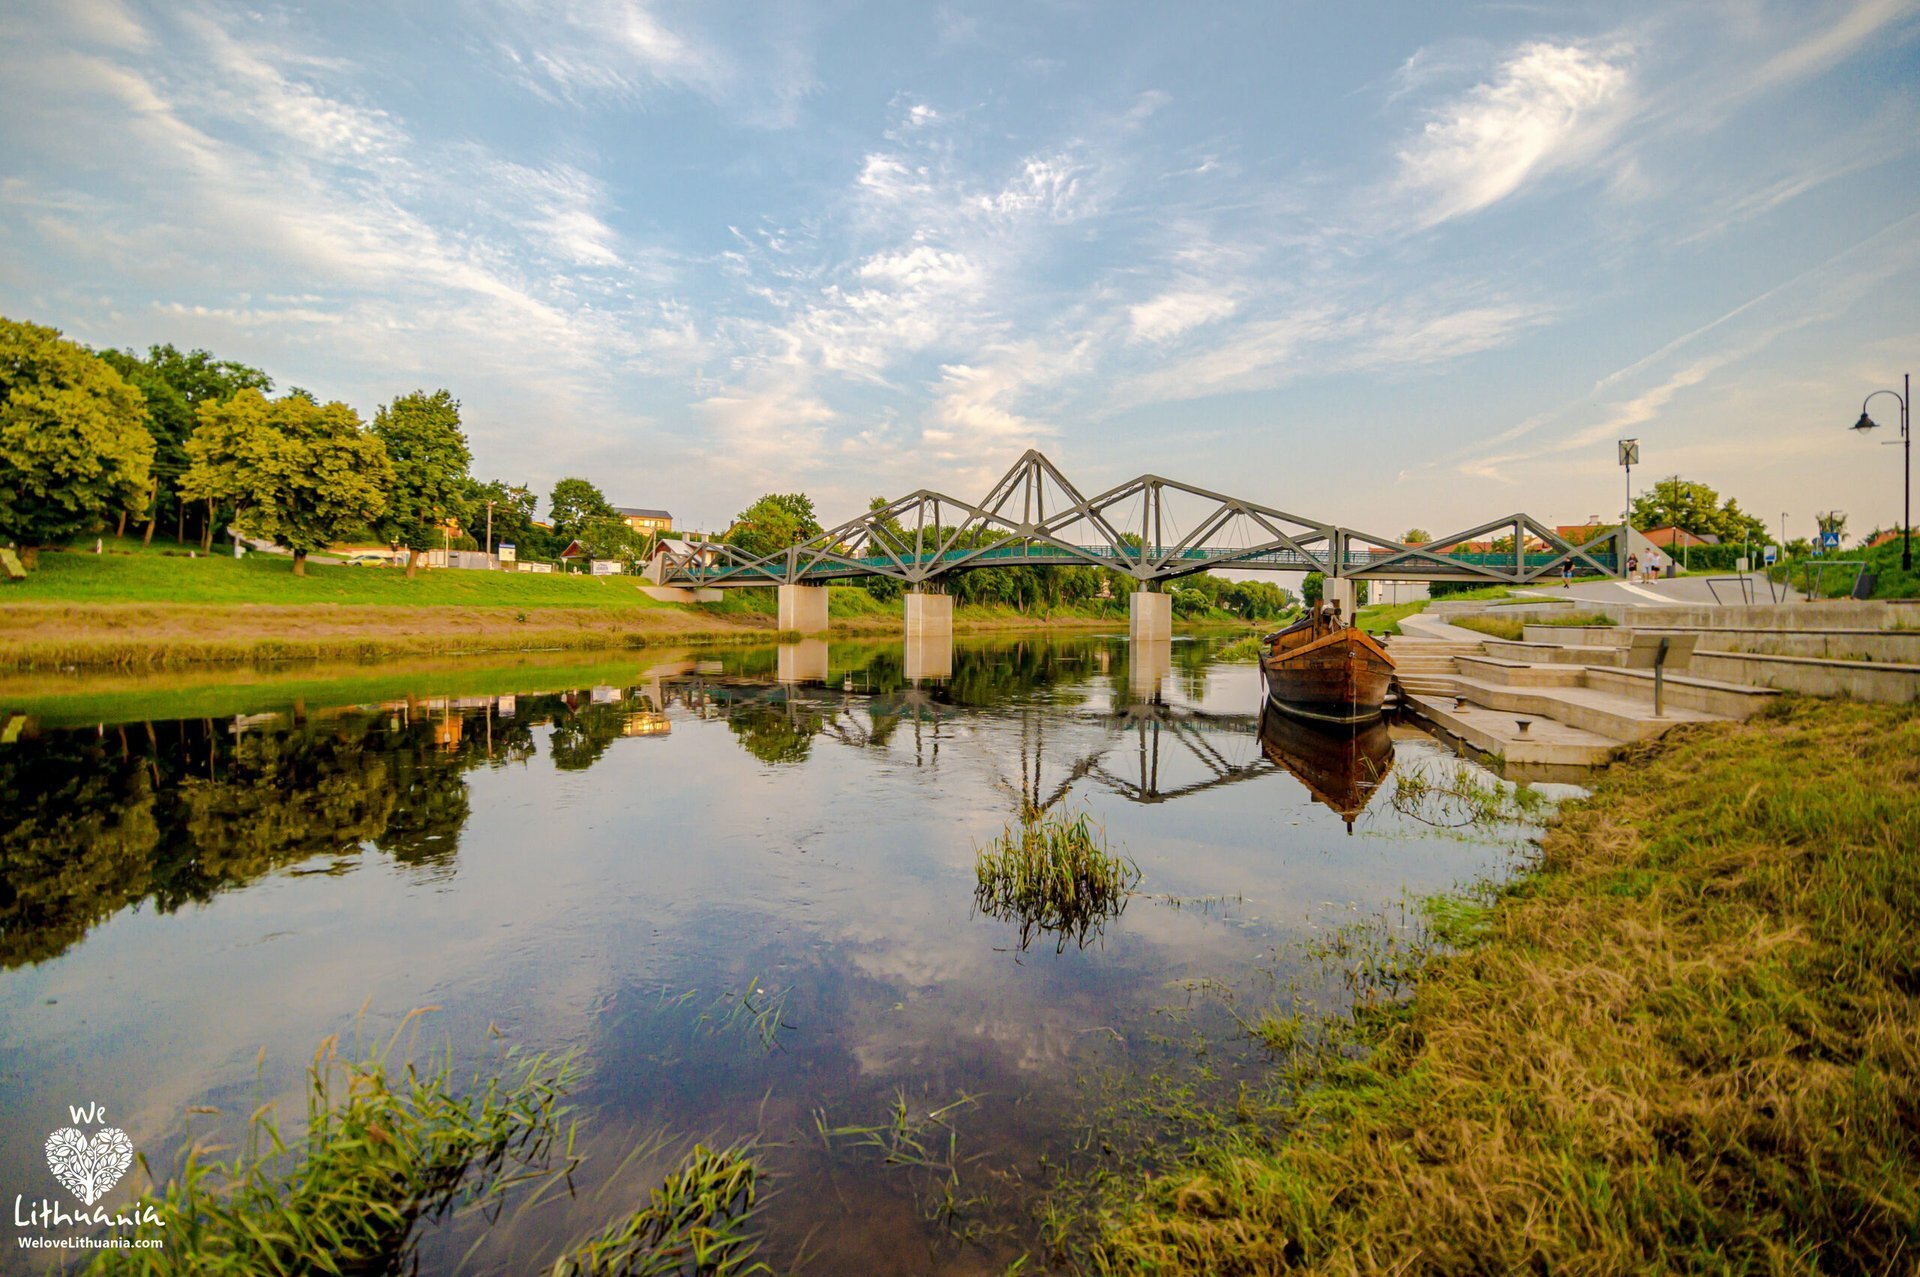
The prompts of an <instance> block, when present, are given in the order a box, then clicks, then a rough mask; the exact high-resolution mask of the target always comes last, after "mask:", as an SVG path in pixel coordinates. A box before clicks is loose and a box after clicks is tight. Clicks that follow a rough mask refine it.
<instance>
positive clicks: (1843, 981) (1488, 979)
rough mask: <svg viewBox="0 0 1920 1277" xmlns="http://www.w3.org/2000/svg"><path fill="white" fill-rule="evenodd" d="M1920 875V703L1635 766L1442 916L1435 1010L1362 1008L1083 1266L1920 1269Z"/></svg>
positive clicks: (1637, 758)
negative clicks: (1533, 861) (1335, 1045)
mask: <svg viewBox="0 0 1920 1277" xmlns="http://www.w3.org/2000/svg"><path fill="white" fill-rule="evenodd" d="M1915 847H1920V710H1916V709H1915V708H1913V707H1906V706H1887V705H1866V704H1856V703H1848V702H1817V701H1810V700H1802V699H1789V700H1787V701H1785V702H1784V703H1782V704H1779V705H1778V706H1776V707H1775V708H1773V709H1771V710H1769V711H1767V712H1765V713H1763V714H1761V715H1759V716H1756V717H1755V718H1754V719H1752V720H1750V721H1749V722H1747V723H1723V724H1713V725H1700V726H1692V727H1683V728H1680V729H1677V730H1675V731H1674V732H1672V733H1670V734H1669V735H1668V736H1667V737H1666V738H1665V739H1664V740H1663V741H1662V742H1660V743H1657V744H1653V745H1647V746H1641V747H1638V748H1636V749H1635V750H1634V751H1633V752H1632V753H1631V754H1630V755H1629V756H1628V757H1627V758H1626V759H1625V760H1624V761H1622V762H1621V763H1619V764H1617V765H1615V766H1614V767H1612V768H1611V769H1609V770H1608V771H1607V772H1606V773H1605V774H1604V775H1603V776H1601V777H1600V778H1599V780H1598V781H1597V783H1596V785H1595V787H1594V792H1593V795H1592V797H1591V798H1590V799H1586V800H1583V801H1579V802H1576V803H1573V804H1569V805H1567V806H1565V807H1563V808H1562V810H1561V813H1560V818H1559V823H1558V824H1557V825H1556V826H1555V827H1554V828H1552V829H1551V830H1550V832H1549V833H1548V835H1547V836H1546V838H1545V840H1544V843H1543V845H1542V848H1541V852H1540V856H1539V861H1538V864H1537V866H1536V868H1535V869H1534V870H1533V871H1531V872H1529V873H1527V874H1524V875H1522V876H1521V877H1519V878H1518V879H1517V880H1515V881H1513V882H1512V883H1510V884H1509V885H1508V886H1506V887H1505V888H1503V889H1501V890H1499V891H1498V892H1497V893H1495V894H1494V895H1493V896H1492V897H1491V898H1490V899H1489V900H1488V901H1487V902H1486V904H1485V905H1484V906H1481V905H1475V906H1473V907H1463V908H1459V909H1454V910H1451V911H1443V912H1444V916H1440V915H1436V922H1437V923H1443V924H1444V928H1442V927H1439V926H1436V931H1439V930H1442V929H1444V931H1445V933H1446V934H1445V936H1444V937H1442V939H1443V941H1444V943H1443V944H1442V945H1441V946H1439V947H1437V948H1435V947H1428V948H1426V949H1424V950H1423V951H1422V952H1421V953H1419V954H1417V955H1416V956H1415V958H1414V960H1413V961H1412V962H1411V964H1410V965H1407V966H1405V967H1403V968H1402V969H1401V970H1400V971H1399V972H1398V976H1399V978H1401V979H1403V980H1406V981H1410V982H1411V989H1412V991H1411V994H1410V996H1408V997H1405V998H1401V999H1393V998H1389V999H1387V1000H1385V1001H1381V1000H1379V999H1375V998H1372V997H1369V998H1366V999H1358V998H1356V1000H1357V1001H1359V1002H1360V1004H1361V1006H1360V1010H1358V1011H1357V1012H1356V1013H1355V1014H1354V1016H1352V1017H1351V1018H1348V1019H1346V1020H1345V1021H1344V1023H1345V1025H1346V1026H1347V1029H1346V1036H1345V1038H1344V1041H1346V1042H1347V1043H1348V1045H1347V1047H1345V1048H1344V1049H1340V1050H1332V1051H1323V1052H1320V1053H1319V1054H1317V1055H1316V1056H1314V1058H1313V1059H1312V1061H1311V1067H1310V1068H1308V1069H1306V1070H1305V1072H1304V1073H1303V1074H1302V1075H1301V1076H1302V1078H1303V1081H1304V1083H1305V1085H1304V1089H1303V1090H1300V1091H1298V1092H1296V1094H1297V1096H1298V1098H1297V1102H1295V1103H1293V1104H1291V1105H1290V1106H1285V1107H1284V1108H1280V1109H1277V1110H1276V1112H1275V1113H1274V1114H1272V1115H1269V1114H1267V1113H1265V1112H1252V1113H1251V1115H1250V1116H1246V1117H1235V1116H1234V1115H1232V1114H1224V1115H1216V1116H1217V1120H1216V1121H1215V1122H1214V1123H1213V1124H1212V1125H1210V1126H1207V1127H1205V1128H1204V1129H1203V1130H1202V1131H1201V1133H1200V1134H1199V1135H1198V1136H1197V1137H1196V1138H1195V1139H1194V1140H1193V1141H1192V1143H1191V1144H1190V1145H1188V1146H1187V1147H1188V1152H1187V1153H1186V1154H1185V1156H1183V1157H1182V1158H1181V1159H1180V1160H1179V1163H1178V1165H1176V1166H1175V1167H1173V1168H1171V1169H1170V1170H1169V1171H1167V1172H1166V1173H1163V1174H1160V1175H1158V1176H1156V1177H1154V1178H1151V1179H1141V1178H1136V1179H1133V1180H1132V1181H1131V1182H1130V1187H1131V1191H1128V1192H1120V1193H1110V1194H1109V1195H1108V1196H1107V1197H1106V1198H1105V1205H1104V1207H1103V1208H1101V1209H1100V1211H1099V1218H1098V1221H1097V1229H1098V1236H1097V1238H1096V1240H1095V1242H1094V1244H1093V1247H1092V1251H1091V1254H1090V1255H1089V1257H1088V1265H1087V1266H1088V1267H1090V1268H1092V1269H1094V1270H1096V1271H1101V1272H1111V1273H1153V1274H1159V1275H1163V1277H1164V1275H1168V1274H1199V1273H1267V1272H1280V1271H1288V1272H1293V1271H1299V1272H1324V1273H1357V1272H1392V1273H1407V1274H1440V1273H1460V1272H1472V1273H1508V1272H1590V1273H1624V1272H1645V1273H1664V1272H1714V1273H1729V1274H1746V1273H1753V1274H1759V1273H1813V1272H1875V1273H1880V1272H1912V1271H1914V1265H1915V1262H1916V1258H1917V1257H1920V1225H1917V1224H1916V1220H1920V963H1917V962H1916V958H1915V950H1914V946H1913V944H1912V940H1911V937H1912V936H1913V935H1914V934H1916V932H1920V856H1916V855H1915V853H1914V848H1915ZM1448 945H1457V946H1458V947H1457V948H1456V949H1454V950H1453V951H1451V952H1450V951H1448V947H1447V946H1448ZM1328 1023H1329V1024H1333V1025H1335V1027H1336V1028H1337V1027H1338V1022H1337V1021H1335V1020H1329V1021H1328ZM1256 1027H1257V1028H1259V1029H1260V1030H1262V1031H1261V1032H1260V1033H1259V1036H1261V1037H1262V1038H1270V1039H1271V1042H1272V1045H1273V1046H1274V1047H1275V1048H1276V1049H1283V1048H1286V1047H1288V1046H1289V1045H1291V1044H1292V1043H1295V1042H1298V1041H1301V1040H1303V1039H1314V1038H1319V1039H1321V1040H1324V1039H1325V1038H1326V1037H1328V1036H1331V1037H1332V1038H1333V1039H1335V1040H1342V1039H1341V1038H1340V1035H1339V1034H1338V1033H1331V1034H1329V1033H1328V1032H1327V1030H1325V1029H1324V1028H1321V1027H1315V1026H1309V1025H1304V1024H1303V1025H1292V1024H1289V1023H1287V1022H1286V1021H1285V1019H1284V1012H1283V1013H1280V1015H1279V1016H1277V1017H1276V1018H1274V1019H1273V1021H1272V1023H1271V1024H1265V1023H1264V1022H1263V1023H1261V1024H1259V1025H1257V1026H1256ZM1300 1058H1301V1055H1300V1052H1299V1051H1298V1050H1296V1051H1295V1054H1294V1056H1292V1057H1290V1060H1291V1062H1290V1064H1289V1065H1288V1066H1287V1067H1290V1068H1291V1067H1298V1065H1299V1060H1300ZM1280 1070H1281V1066H1279V1065H1276V1073H1277V1072H1279V1071H1280ZM1108 1174H1109V1175H1110V1176H1111V1174H1112V1173H1111V1172H1108Z"/></svg>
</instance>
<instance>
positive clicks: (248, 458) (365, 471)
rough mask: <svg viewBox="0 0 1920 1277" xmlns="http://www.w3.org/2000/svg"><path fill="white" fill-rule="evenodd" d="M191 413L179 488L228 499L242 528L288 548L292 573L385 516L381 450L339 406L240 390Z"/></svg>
mask: <svg viewBox="0 0 1920 1277" xmlns="http://www.w3.org/2000/svg"><path fill="white" fill-rule="evenodd" d="M199 417H200V427H199V429H197V430H195V431H194V432H193V437H192V438H191V439H189V440H188V441H187V456H188V469H187V474H186V477H185V478H184V479H183V481H182V484H181V489H182V491H183V492H184V493H186V494H187V495H188V496H189V497H190V498H194V499H202V500H208V501H216V502H228V503H231V504H232V505H233V507H234V525H235V527H236V528H237V529H238V530H239V531H240V532H242V533H243V534H245V535H248V536H254V537H262V538H266V539H270V540H273V541H275V542H278V543H279V544H281V545H284V546H286V547H287V548H288V549H289V550H291V551H293V573H294V575H295V576H305V575H306V571H307V556H308V555H309V554H311V553H312V552H313V551H315V550H322V549H325V548H326V547H327V546H328V545H329V544H330V543H331V542H333V541H335V540H336V539H338V538H339V537H341V536H344V535H346V534H347V533H349V532H351V531H352V530H353V529H354V528H356V527H359V526H361V525H362V524H366V523H370V522H373V521H375V520H377V519H379V518H380V516H381V515H383V514H384V513H385V512H386V502H387V493H388V491H389V490H390V489H391V488H392V486H393V467H392V464H391V463H390V462H389V461H388V460H387V450H386V445H385V444H383V443H381V441H380V440H379V439H378V438H377V437H376V436H374V435H372V434H370V433H368V432H367V430H366V429H365V428H364V427H363V426H362V425H361V423H360V417H359V414H357V413H356V412H354V410H353V409H351V408H349V407H348V406H347V405H345V404H343V403H330V404H326V405H324V406H323V405H320V404H316V403H314V402H313V401H312V400H310V399H302V398H299V397H297V396H295V395H292V394H289V395H288V396H287V397H286V398H284V399H274V400H269V399H268V398H267V397H266V396H265V395H262V394H261V393H260V392H259V391H257V390H243V391H241V392H240V393H239V394H237V395H235V396H234V397H233V398H232V399H229V400H227V401H225V402H224V403H212V404H205V405H202V406H201V408H200V411H199Z"/></svg>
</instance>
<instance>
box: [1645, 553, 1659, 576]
mask: <svg viewBox="0 0 1920 1277" xmlns="http://www.w3.org/2000/svg"><path fill="white" fill-rule="evenodd" d="M1647 579H1648V580H1649V581H1658V580H1659V579H1660V551H1658V550H1655V551H1654V552H1653V553H1652V554H1650V555H1648V556H1647Z"/></svg>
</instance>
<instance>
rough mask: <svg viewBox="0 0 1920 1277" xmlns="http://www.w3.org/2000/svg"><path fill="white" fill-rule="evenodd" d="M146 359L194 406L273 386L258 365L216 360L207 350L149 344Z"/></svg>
mask: <svg viewBox="0 0 1920 1277" xmlns="http://www.w3.org/2000/svg"><path fill="white" fill-rule="evenodd" d="M143 362H144V363H145V364H146V365H147V367H149V368H151V369H153V371H154V372H155V373H156V374H157V375H158V376H159V378H160V380H162V381H164V382H166V383H167V384H168V385H169V386H172V387H173V388H174V389H175V390H176V391H178V392H179V394H180V397H181V398H182V399H185V400H186V401H187V404H188V405H189V406H190V407H193V408H198V407H199V406H200V405H201V404H203V403H218V402H220V401H221V400H223V399H231V398H233V397H234V396H235V395H237V394H239V393H240V392H241V391H243V390H258V391H259V392H260V393H261V394H265V393H266V392H267V391H269V390H272V389H273V378H271V377H269V376H267V374H266V373H264V372H262V371H260V370H259V369H258V368H254V367H251V366H250V365H247V364H243V363H240V362H239V361H237V360H233V359H215V358H214V357H213V355H212V353H211V352H209V351H205V350H192V351H188V352H187V353H186V354H184V355H183V354H181V353H180V352H179V351H178V350H175V349H174V347H173V345H172V344H171V343H168V344H167V345H164V346H149V347H148V348H147V357H146V359H145V360H144V361H143Z"/></svg>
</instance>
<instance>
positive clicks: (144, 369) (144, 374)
mask: <svg viewBox="0 0 1920 1277" xmlns="http://www.w3.org/2000/svg"><path fill="white" fill-rule="evenodd" d="M100 358H102V359H104V360H106V361H107V363H109V364H111V365H112V366H113V368H114V370H115V371H116V372H118V373H119V374H120V375H121V376H122V377H125V378H126V379H127V381H129V382H130V383H132V384H133V386H134V387H135V388H136V389H138V390H139V391H140V393H141V394H143V395H145V396H146V398H147V416H148V420H147V429H148V430H149V431H151V432H152V434H153V443H154V471H155V475H154V482H153V483H152V484H151V485H150V487H149V489H148V492H149V497H148V505H147V530H146V537H145V540H146V542H147V543H148V544H152V542H153V529H154V526H155V525H156V524H157V523H158V522H159V521H160V520H161V519H162V518H164V517H166V515H168V514H169V513H171V514H172V515H173V516H174V520H175V523H174V528H175V536H176V537H177V538H178V539H180V540H182V541H184V540H185V539H186V503H185V502H184V501H183V500H182V499H181V498H180V495H179V480H180V476H181V475H182V473H184V472H185V470H186V468H187V439H188V437H189V436H190V435H192V434H193V431H194V426H195V425H196V423H197V418H196V417H195V415H194V414H195V412H196V410H197V409H198V408H199V406H200V405H201V404H203V403H218V402H220V401H221V400H224V399H231V398H232V397H233V396H234V395H236V394H238V393H239V392H240V391H242V390H258V391H261V392H263V393H264V392H266V391H268V390H271V389H273V378H271V377H269V376H267V374H266V373H264V372H262V371H260V369H258V368H254V367H252V366H250V365H247V364H243V363H239V362H237V361H235V360H232V359H215V358H214V357H213V355H212V353H211V352H209V351H205V350H194V351H190V352H188V353H187V354H184V355H183V354H181V353H180V352H179V350H177V349H175V348H174V347H173V346H172V345H171V344H169V345H164V346H149V347H148V348H147V353H146V355H145V357H144V358H143V357H141V356H139V355H136V354H134V353H133V352H132V351H131V350H103V351H101V352H100ZM212 523H213V512H209V513H208V516H207V526H206V527H204V528H203V529H202V543H203V544H210V543H211V542H212Z"/></svg>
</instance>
